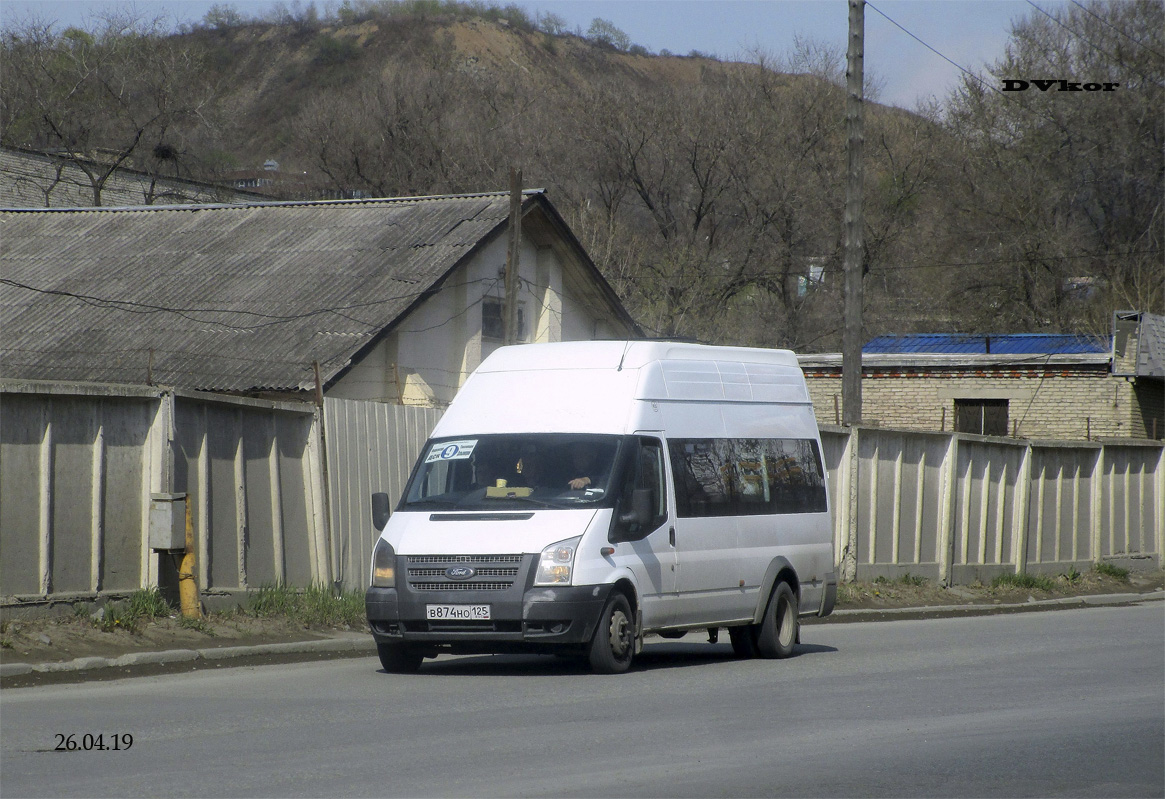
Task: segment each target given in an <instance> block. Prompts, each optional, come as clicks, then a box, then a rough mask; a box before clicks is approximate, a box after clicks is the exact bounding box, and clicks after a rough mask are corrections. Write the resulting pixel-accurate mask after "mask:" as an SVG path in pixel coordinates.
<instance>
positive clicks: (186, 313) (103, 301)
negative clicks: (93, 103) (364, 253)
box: [0, 278, 497, 331]
mask: <svg viewBox="0 0 1165 799" xmlns="http://www.w3.org/2000/svg"><path fill="white" fill-rule="evenodd" d="M490 281H491V279H490V278H478V279H477V280H471V281H467V282H465V283H461V284H448V285H442V286H440V287H439V288H433V287H431V286H430V287H429V288H425V289H421V290H418V291H414V292H410V293H407V294H400V295H396V296H392V297H382V298H380V299H376V300H369V301H367V302H359V303H351V304H349V305H338V306H335V307H333V308H316V309H313V310H310V311H304V312H303V313H298V314H286V315H277V314H268V313H262V312H259V311H248V310H245V309H241V308H178V307H172V306H165V305H154V304H152V303H144V302H138V301H136V300H118V299H113V298H109V297H98V296H95V295H91V294H79V293H77V292H72V291H63V290H61V289H50V288H40V287H37V286H32V285H29V284H27V283H21V282H20V281H17V280H13V279H11V278H0V283H3V284H5V285H8V286H12V287H13V288H19V289H24V290H26V291H31V292H35V293H37V294H47V295H51V296H57V297H68V298H71V299H75V300H79V301H80V302H83V303H85V304H86V305H91V306H93V307H96V308H105V309H112V310H119V311H125V312H126V313H141V314H154V313H171V314H175V315H177V316H180V317H182V318H184V319H187V320H189V321H191V322H197V323H198V324H210V325H218V326H219V327H224V328H226V329H228V330H239V331H243V330H259V329H262V328H264V327H270V326H272V325H277V324H283V323H286V322H294V321H299V320H301V319H309V318H311V317H313V316H322V315H325V314H335V315H337V316H341V317H343V318H345V319H348V320H349V321H352V322H356V323H357V324H361V325H364V326H366V327H374V326H378V324H379V323H378V322H368V321H365V320H362V319H356V318H354V317H351V316H348V315H346V314H344V313H342V311H351V310H356V309H360V308H369V307H373V306H376V305H384V304H386V303H390V302H398V301H400V300H409V299H415V298H417V297H421V296H423V295H425V294H428V293H431V292H436V291H441V290H444V289H449V288H459V287H462V286H469V285H473V284H475V283H485V282H490ZM493 282H494V283H496V282H497V281H496V279H493ZM191 314H228V315H245V316H254V317H258V318H261V319H268V320H270V321H267V322H262V323H259V324H254V325H232V324H228V323H226V322H220V321H216V320H213V319H200V318H196V317H194V316H192V315H191Z"/></svg>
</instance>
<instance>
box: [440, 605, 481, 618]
mask: <svg viewBox="0 0 1165 799" xmlns="http://www.w3.org/2000/svg"><path fill="white" fill-rule="evenodd" d="M425 618H426V619H457V620H458V621H489V619H490V615H489V605H425Z"/></svg>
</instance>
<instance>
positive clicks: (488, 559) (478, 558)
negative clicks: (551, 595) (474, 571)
mask: <svg viewBox="0 0 1165 799" xmlns="http://www.w3.org/2000/svg"><path fill="white" fill-rule="evenodd" d="M406 557H407V558H408V561H409V563H448V564H451V565H452V564H457V563H521V562H522V556H521V555H407V556H406Z"/></svg>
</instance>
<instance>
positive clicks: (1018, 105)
mask: <svg viewBox="0 0 1165 799" xmlns="http://www.w3.org/2000/svg"><path fill="white" fill-rule="evenodd" d="M865 3H866V5H868V6H869V7H870V8H872V9H874V11H877V12H878V14H879V15H881V16H882V18H884V19H885V20H886V21H887V22H889V23H890V24H891V25H893V26H894V27H896V28H898V29H899V30H900V31H902V32H903V33H905V34H906V35H907V36H909V37H910V38H911V39H914V40H915V41H916V42H918V43H919V44H921V45H922V46H923V47H925V48H926V49H927V50H930V51H931V52H932V53H934V54H935V55H937V56H938V57H939V58H941V59H943V60H944V61H946V62H947V63H949V64H951V65H952V66H954V67H955V68H956V69H958V70H959V71H960V72H962V73H963V74H965V75H966V76H967V77H968V78H970V79H971V80H973V81H975V82H976V83H977V84H979V86H980V87H982V88H983V89H985V90H990V91H993V92H995V93H996V94H998V95H999V96H1000V97H1002V98H1003V99H1005V100H1007V101H1008V102H1009V103H1012V104H1013V105H1014V106H1015V107H1016V108H1021V109H1023V110H1025V111H1027V112H1028V113H1029V114H1032V115H1034V116H1037V117H1039V118H1041V119H1044V120H1046V121H1048V122H1051V123H1052V124H1053V125H1055V126H1056V127H1057V128H1058V129H1059V130H1060V131H1061V132H1063V133H1065V134H1069V135H1071V136H1073V137H1075V138H1076V139H1079V140H1080V141H1085V142H1088V143H1089V144H1091V145H1093V146H1094V147H1096V148H1097V150H1103V149H1104V143H1103V142H1100V141H1097V140H1096V139H1093V138H1091V137H1088V136H1085V135H1083V134H1081V133H1080V131H1079V130H1076V131H1072V130H1069V129H1068V127H1067V126H1066V125H1065V124H1064V123H1063V122H1061V121H1060V120H1058V119H1056V118H1055V117H1053V116H1050V115H1048V114H1045V113H1043V111H1040V110H1038V109H1036V108H1034V107H1032V106H1031V105H1030V104H1027V103H1023V102H1020V100H1019V98H1018V97H1015V96H1013V94H1012V93H1008V92H1004V91H1003V90H1001V89H999V88H997V87H996V86H993V85H991V84H989V83H988V82H987V81H985V80H983V79H982V78H980V77H979V76H978V75H976V74H975V73H973V72H971V71H970V70H968V69H966V68H964V67H963V66H962V65H960V64H958V63H956V62H955V61H953V60H952V59H950V58H948V57H947V56H946V55H944V54H943V53H940V52H939V51H938V50H936V49H935V48H934V47H931V46H930V45H929V44H927V43H926V42H924V41H923V40H922V39H920V38H918V37H917V36H915V35H914V34H913V33H911V32H910V31H908V30H907V29H906V28H904V27H903V26H902V25H899V24H898V23H897V22H895V21H894V20H893V19H891V18H890V17H889V16H887V15H886V14H885V12H883V11H882V10H881V9H879V8H878V7H877V6H875V5H874V4H873V3H871V2H870V0H865Z"/></svg>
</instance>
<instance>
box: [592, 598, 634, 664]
mask: <svg viewBox="0 0 1165 799" xmlns="http://www.w3.org/2000/svg"><path fill="white" fill-rule="evenodd" d="M634 655H635V618H634V616H633V615H632V613H631V603H630V602H628V601H627V597H625V596H624V595H623V594H620V593H615V594H611V598H610V599H608V600H607V606H606V607H605V608H603V615H602V616H601V617H600V618H599V626H598V627H597V628H596V629H595V637H594V638H592V639H591V651H590V661H591V669H592V670H593V671H594V672H595V673H596V674H621V673H622V672H625V671H627V669H628V668H630V666H631V658H632V657H634Z"/></svg>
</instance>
